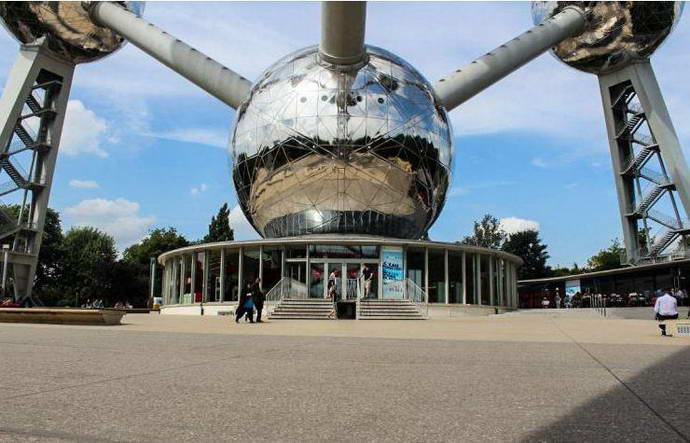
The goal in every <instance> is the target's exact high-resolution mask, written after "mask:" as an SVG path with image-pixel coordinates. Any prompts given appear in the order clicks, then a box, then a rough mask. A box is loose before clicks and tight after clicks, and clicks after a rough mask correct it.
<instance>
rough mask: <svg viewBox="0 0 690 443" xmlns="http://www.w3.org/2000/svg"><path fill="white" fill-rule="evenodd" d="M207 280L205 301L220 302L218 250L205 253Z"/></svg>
mask: <svg viewBox="0 0 690 443" xmlns="http://www.w3.org/2000/svg"><path fill="white" fill-rule="evenodd" d="M207 255H208V279H207V281H206V301H210V302H215V301H220V271H221V269H220V250H219V249H216V250H212V251H208V252H207Z"/></svg>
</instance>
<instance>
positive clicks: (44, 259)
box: [0, 205, 64, 300]
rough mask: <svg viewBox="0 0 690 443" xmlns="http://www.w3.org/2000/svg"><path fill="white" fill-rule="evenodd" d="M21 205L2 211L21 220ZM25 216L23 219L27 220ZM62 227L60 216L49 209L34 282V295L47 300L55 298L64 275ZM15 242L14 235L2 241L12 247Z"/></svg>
mask: <svg viewBox="0 0 690 443" xmlns="http://www.w3.org/2000/svg"><path fill="white" fill-rule="evenodd" d="M19 208H20V205H3V206H2V207H1V208H0V209H2V211H3V212H4V213H6V214H7V215H9V216H10V217H12V218H13V219H15V220H16V219H18V218H19ZM26 211H28V207H27V209H25V212H24V214H25V216H23V217H22V218H23V219H24V220H26ZM62 241H63V235H62V227H61V225H60V214H59V213H58V212H57V211H55V210H53V209H51V208H48V211H47V213H46V220H45V225H44V227H43V238H42V241H41V250H40V252H39V254H38V266H37V267H36V280H35V281H34V289H33V291H34V294H35V295H36V296H38V297H39V298H41V299H42V300H43V299H46V298H48V297H49V296H51V295H52V296H54V295H55V294H54V293H55V291H54V290H52V288H55V287H56V286H57V284H58V283H59V282H60V278H61V274H62V257H63V254H64V252H63V250H62ZM13 242H14V235H11V236H8V237H5V238H3V239H2V241H1V243H2V244H9V245H12V243H13Z"/></svg>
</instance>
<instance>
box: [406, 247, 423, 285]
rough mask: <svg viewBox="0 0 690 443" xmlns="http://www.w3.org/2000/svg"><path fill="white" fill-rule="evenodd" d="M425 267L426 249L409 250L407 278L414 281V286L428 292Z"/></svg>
mask: <svg viewBox="0 0 690 443" xmlns="http://www.w3.org/2000/svg"><path fill="white" fill-rule="evenodd" d="M425 272H426V269H425V267H424V248H408V249H407V278H409V279H410V280H412V281H413V282H414V284H416V285H417V286H419V287H420V288H421V289H422V290H426V288H425V287H424V285H425V276H426V274H425Z"/></svg>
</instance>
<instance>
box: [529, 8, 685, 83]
mask: <svg viewBox="0 0 690 443" xmlns="http://www.w3.org/2000/svg"><path fill="white" fill-rule="evenodd" d="M568 5H575V6H579V7H580V8H582V10H584V11H585V12H586V13H587V14H588V16H589V23H588V25H587V29H586V30H585V32H583V33H582V34H580V35H578V36H575V37H572V38H569V39H566V40H564V41H562V42H561V43H559V44H558V45H556V46H555V47H554V48H553V49H552V53H553V54H554V55H555V56H556V57H557V58H559V59H560V60H562V61H563V62H564V63H566V64H568V65H569V66H572V67H573V68H576V69H579V70H581V71H586V72H591V73H593V74H608V73H610V72H615V71H617V70H619V69H622V68H624V67H625V66H628V65H629V64H630V63H632V62H634V61H636V60H641V59H645V58H647V57H649V56H651V55H652V53H653V52H654V51H655V50H656V49H657V48H658V47H659V46H660V45H661V43H662V42H663V41H664V40H665V39H666V37H668V35H669V34H670V33H671V31H672V30H673V28H674V27H675V26H676V24H677V23H678V19H679V18H680V16H681V13H682V11H683V2H679V1H677V2H642V1H625V2H582V1H579V2H578V1H562V2H553V1H551V2H549V1H547V2H544V1H538V2H532V19H533V20H534V23H535V24H539V23H541V22H543V21H544V20H546V19H548V18H550V17H552V16H554V15H555V14H558V13H559V12H560V11H562V10H563V8H565V7H566V6H568Z"/></svg>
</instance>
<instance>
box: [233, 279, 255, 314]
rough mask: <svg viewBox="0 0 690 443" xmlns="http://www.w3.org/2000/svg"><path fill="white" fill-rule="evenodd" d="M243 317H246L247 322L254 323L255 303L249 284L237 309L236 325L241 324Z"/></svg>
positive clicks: (241, 295)
mask: <svg viewBox="0 0 690 443" xmlns="http://www.w3.org/2000/svg"><path fill="white" fill-rule="evenodd" d="M242 316H244V317H245V320H248V321H250V322H252V323H254V318H253V316H254V302H253V301H252V293H251V286H250V285H249V283H247V288H246V290H245V291H244V292H242V293H240V301H239V303H237V309H235V323H239V321H240V319H241V318H242Z"/></svg>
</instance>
